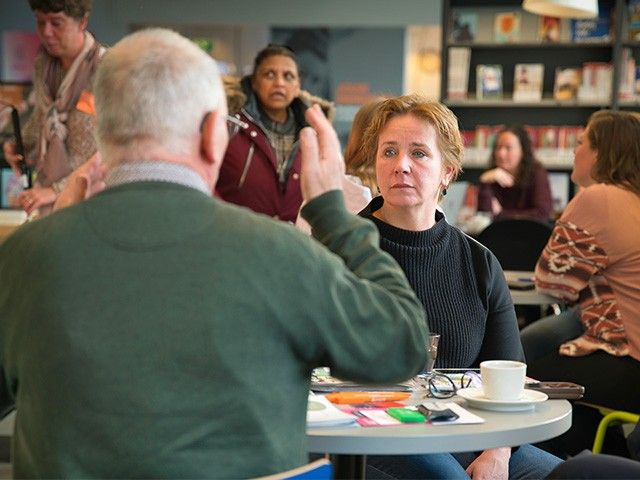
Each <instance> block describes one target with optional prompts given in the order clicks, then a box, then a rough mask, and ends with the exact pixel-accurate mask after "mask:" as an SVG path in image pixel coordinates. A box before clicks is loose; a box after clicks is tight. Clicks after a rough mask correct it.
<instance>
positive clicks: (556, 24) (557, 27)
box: [538, 15, 562, 43]
mask: <svg viewBox="0 0 640 480" xmlns="http://www.w3.org/2000/svg"><path fill="white" fill-rule="evenodd" d="M561 27H562V23H561V21H560V19H559V18H558V17H549V16H547V15H540V19H539V20H538V41H539V42H541V43H557V42H559V41H560V33H561V32H562V29H561Z"/></svg>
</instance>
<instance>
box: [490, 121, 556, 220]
mask: <svg viewBox="0 0 640 480" xmlns="http://www.w3.org/2000/svg"><path fill="white" fill-rule="evenodd" d="M489 166H490V169H489V170H487V171H485V172H484V173H483V174H482V175H480V188H479V189H478V211H479V212H489V213H490V214H491V215H492V216H493V217H495V218H513V217H529V218H539V219H542V220H549V219H550V218H551V215H552V213H553V199H552V198H551V188H550V187H549V177H548V175H547V171H546V170H545V169H544V167H543V166H542V165H541V164H540V162H538V161H537V160H536V159H535V157H534V155H533V149H532V148H531V139H530V138H529V135H528V134H527V132H526V130H525V129H524V128H523V127H522V126H520V125H512V126H509V127H505V128H503V129H502V130H500V131H499V132H498V134H497V135H496V141H495V143H494V144H493V151H492V152H491V158H490V159H489Z"/></svg>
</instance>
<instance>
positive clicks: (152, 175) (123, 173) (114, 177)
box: [105, 161, 211, 196]
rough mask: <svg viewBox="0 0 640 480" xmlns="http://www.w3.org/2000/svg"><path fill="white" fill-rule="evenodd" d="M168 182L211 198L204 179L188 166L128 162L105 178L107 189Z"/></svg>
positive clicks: (158, 162) (115, 168) (166, 163)
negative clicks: (138, 183) (126, 185)
mask: <svg viewBox="0 0 640 480" xmlns="http://www.w3.org/2000/svg"><path fill="white" fill-rule="evenodd" d="M149 181H151V182H168V183H177V184H178V185H184V186H185V187H189V188H193V189H195V190H199V191H201V192H203V193H206V194H207V195H209V196H211V190H210V189H209V188H208V187H207V184H206V182H205V181H204V180H203V179H202V177H201V176H200V175H199V174H198V173H196V172H195V171H194V170H192V169H191V168H189V167H187V166H186V165H181V164H178V163H171V162H162V161H142V162H126V163H120V164H118V165H115V166H114V167H112V168H110V169H109V171H108V172H107V175H106V178H105V184H106V187H107V188H110V187H115V186H118V185H123V184H125V183H134V182H149Z"/></svg>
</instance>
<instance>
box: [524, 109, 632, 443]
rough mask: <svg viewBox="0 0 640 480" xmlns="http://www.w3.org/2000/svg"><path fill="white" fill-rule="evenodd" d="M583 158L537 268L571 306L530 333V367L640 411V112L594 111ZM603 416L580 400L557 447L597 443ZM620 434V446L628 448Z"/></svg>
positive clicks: (539, 280) (542, 283) (549, 288)
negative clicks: (572, 191) (575, 189)
mask: <svg viewBox="0 0 640 480" xmlns="http://www.w3.org/2000/svg"><path fill="white" fill-rule="evenodd" d="M574 155H575V158H574V164H573V171H572V172H571V180H572V181H573V182H574V183H576V184H577V185H579V186H580V187H581V188H580V190H579V192H578V194H577V195H576V196H575V197H574V198H573V199H572V200H571V202H569V204H568V205H567V208H566V209H565V210H564V212H563V214H562V216H561V217H560V219H558V221H557V222H556V225H555V228H554V230H553V233H552V234H551V238H550V240H549V242H548V244H547V246H546V247H545V249H544V250H543V252H542V255H541V257H540V259H539V260H538V263H537V265H536V270H535V282H536V287H537V289H538V290H539V291H541V292H544V293H547V294H549V295H552V296H554V297H557V298H559V299H561V300H563V301H565V302H566V303H567V304H568V305H569V306H571V307H572V308H569V309H568V310H567V311H565V312H563V313H562V314H561V315H558V316H552V317H547V318H544V319H541V320H538V321H537V322H534V323H533V324H531V325H530V326H528V327H526V328H525V329H523V330H522V342H523V346H524V349H525V353H526V357H527V363H528V365H529V367H528V371H527V374H528V375H530V376H532V377H534V378H536V379H539V380H562V381H569V382H575V383H578V384H580V385H584V387H585V394H584V398H583V401H584V402H587V403H590V404H595V405H601V406H605V407H607V408H611V409H614V410H626V411H629V412H634V413H638V412H640V398H639V397H638V395H637V392H636V387H637V384H638V381H640V280H639V279H640V242H639V241H638V239H639V238H640V114H638V113H635V112H612V111H606V110H603V111H599V112H596V113H594V114H593V115H592V116H591V117H590V119H589V123H588V124H587V128H586V131H585V132H584V134H583V135H582V137H581V139H580V140H579V141H578V145H577V146H576V148H575V150H574ZM601 418H602V415H601V414H600V412H598V411H597V410H595V409H591V408H589V407H585V406H583V405H574V409H573V424H572V427H571V429H570V430H569V432H567V433H566V434H565V435H563V436H562V437H558V439H554V441H552V442H551V444H552V445H551V446H548V448H550V449H552V450H554V451H556V452H557V453H558V454H561V455H573V454H575V453H577V452H579V451H580V450H582V449H584V448H590V447H591V444H592V443H593V439H594V436H595V431H596V427H597V424H598V422H599V421H600V419H601ZM618 440H620V442H621V444H622V445H621V448H619V449H618V450H617V451H615V452H611V453H622V454H624V453H625V452H626V451H627V449H626V446H625V445H624V441H623V439H621V438H618ZM605 445H606V443H605Z"/></svg>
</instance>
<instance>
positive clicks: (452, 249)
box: [360, 197, 524, 368]
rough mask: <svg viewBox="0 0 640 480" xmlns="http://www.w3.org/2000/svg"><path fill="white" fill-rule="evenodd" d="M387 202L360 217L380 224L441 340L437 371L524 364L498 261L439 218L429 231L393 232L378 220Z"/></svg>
mask: <svg viewBox="0 0 640 480" xmlns="http://www.w3.org/2000/svg"><path fill="white" fill-rule="evenodd" d="M383 202H384V200H383V198H382V197H376V198H374V199H373V200H371V203H369V205H368V206H367V207H366V208H365V209H364V210H362V212H360V215H361V216H363V217H366V218H369V219H371V220H372V221H373V222H374V223H375V224H376V226H377V227H378V231H379V232H380V247H381V248H382V249H383V250H385V251H386V252H388V253H389V254H391V256H393V258H395V259H396V261H397V262H398V263H399V264H400V266H401V267H402V269H403V270H404V272H405V274H406V276H407V279H408V280H409V283H410V284H411V286H412V287H413V289H414V290H415V292H416V295H417V296H418V298H419V299H420V300H421V301H422V304H423V305H424V308H425V311H426V314H427V324H428V326H429V331H430V332H433V333H439V334H440V335H441V336H440V344H439V346H438V356H437V358H436V367H439V368H477V367H478V366H479V364H480V362H482V361H484V360H496V359H498V360H502V359H508V360H521V361H524V353H523V350H522V344H521V343H520V333H519V330H518V322H517V320H516V315H515V311H514V309H513V303H512V301H511V295H510V294H509V287H508V286H507V283H506V281H505V278H504V273H503V272H502V268H501V267H500V264H499V263H498V260H497V259H496V257H495V256H494V255H493V254H492V253H491V252H490V251H489V250H488V249H487V248H485V247H484V246H482V245H481V244H480V243H478V242H476V241H475V240H473V239H472V238H471V237H469V236H467V235H465V234H464V233H462V232H461V231H460V230H459V229H457V228H456V227H453V226H451V225H449V224H448V223H447V222H446V220H445V219H444V215H443V214H442V213H440V212H436V224H435V225H434V226H433V227H431V228H430V229H428V230H423V231H418V232H415V231H410V230H403V229H400V228H396V227H393V226H391V225H389V224H388V223H385V222H383V221H382V220H380V219H378V218H376V217H374V216H373V212H375V211H376V210H378V209H379V208H380V207H382V204H383Z"/></svg>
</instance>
